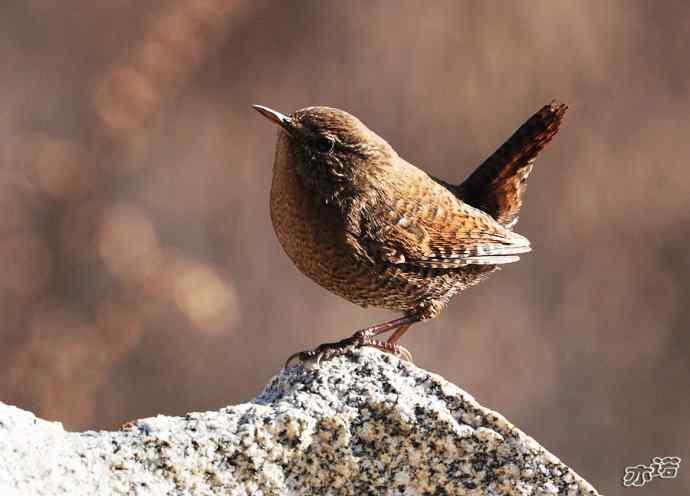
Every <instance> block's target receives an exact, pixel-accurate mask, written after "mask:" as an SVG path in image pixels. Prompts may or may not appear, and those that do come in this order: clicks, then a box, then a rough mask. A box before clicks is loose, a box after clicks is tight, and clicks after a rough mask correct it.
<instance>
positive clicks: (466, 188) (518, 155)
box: [453, 101, 568, 227]
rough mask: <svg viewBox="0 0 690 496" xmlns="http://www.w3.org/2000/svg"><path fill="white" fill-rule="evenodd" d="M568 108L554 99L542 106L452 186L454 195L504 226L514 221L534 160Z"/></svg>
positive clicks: (554, 131)
mask: <svg viewBox="0 0 690 496" xmlns="http://www.w3.org/2000/svg"><path fill="white" fill-rule="evenodd" d="M567 109H568V107H567V106H566V105H565V104H563V103H558V102H556V101H553V102H551V103H550V104H549V105H545V106H544V107H542V109H541V110H539V111H538V112H537V113H536V114H534V115H533V116H532V117H530V118H529V119H528V120H527V121H526V122H525V123H524V124H523V125H522V126H520V128H519V129H518V130H517V131H516V132H515V133H514V134H513V135H512V136H511V137H510V139H508V141H506V142H505V143H504V144H503V145H502V146H501V147H500V148H499V149H498V150H496V151H495V152H494V153H493V154H492V155H491V156H490V157H489V158H487V159H486V160H485V161H484V162H483V163H482V164H481V165H480V166H479V167H477V169H476V170H475V171H474V172H473V173H472V174H471V175H470V176H469V177H468V178H467V179H466V180H465V181H464V182H463V183H462V184H461V185H459V186H456V187H454V188H453V189H454V191H455V193H456V195H457V196H458V197H459V198H460V199H461V200H462V201H464V202H465V203H468V204H470V205H472V206H473V207H476V208H479V209H480V210H483V211H484V212H486V213H488V214H489V215H491V216H492V217H493V218H494V219H496V220H497V221H498V222H499V223H500V224H502V225H503V226H506V227H512V226H513V225H515V223H516V222H517V216H518V213H519V212H520V207H522V196H523V194H524V192H525V190H526V189H527V183H526V181H527V177H528V176H529V174H530V172H531V171H532V167H533V165H534V161H535V159H536V157H537V155H538V154H539V152H541V151H542V150H543V148H544V146H545V145H546V144H547V143H548V142H549V141H551V140H552V139H553V137H554V136H555V135H556V133H557V132H558V129H559V128H560V125H561V123H562V122H563V117H564V116H565V112H566V110H567Z"/></svg>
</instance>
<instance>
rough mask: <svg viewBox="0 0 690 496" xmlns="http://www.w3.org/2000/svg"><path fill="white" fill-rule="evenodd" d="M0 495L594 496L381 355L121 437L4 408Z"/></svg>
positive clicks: (460, 395)
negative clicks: (79, 430) (64, 425)
mask: <svg viewBox="0 0 690 496" xmlns="http://www.w3.org/2000/svg"><path fill="white" fill-rule="evenodd" d="M564 435H569V433H568V432H567V431H564ZM0 493H1V494H3V495H13V494H21V495H27V494H31V495H34V494H35V495H51V496H53V495H58V494H70V495H78V494H84V495H87V494H88V495H93V494H98V495H108V494H135V495H164V494H174V495H187V494H194V495H196V494H198V495H211V494H230V495H238V496H239V495H281V494H290V495H302V494H304V495H321V494H322V495H350V494H352V495H360V494H383V495H417V494H419V495H421V494H439V495H453V494H467V495H476V496H479V495H489V496H498V495H515V496H527V495H534V496H547V495H567V496H584V495H596V494H598V493H597V492H596V490H595V489H594V488H592V486H590V485H589V484H588V483H587V482H585V481H584V480H583V479H582V478H580V477H579V476H578V475H577V474H576V473H575V472H573V471H572V470H571V469H569V468H568V467H566V466H565V465H564V464H563V463H561V462H560V461H559V460H558V459H557V458H556V457H555V456H553V455H552V454H550V453H549V452H547V451H546V450H545V449H544V448H542V447H541V446H539V444H537V443H536V442H535V441H534V440H533V439H532V438H531V437H529V436H527V435H526V434H524V433H523V432H521V431H520V430H518V429H517V428H515V427H514V426H513V425H512V424H510V422H508V421H507V420H506V419H505V418H503V417H502V416H501V415H499V414H498V413H495V412H493V411H491V410H488V409H486V408H483V407H482V406H480V405H479V404H477V402H476V401H475V400H474V399H473V398H472V397H471V396H470V395H469V394H467V393H465V392H463V391H461V390H460V389H458V388H457V387H456V386H454V385H453V384H450V383H448V382H446V381H445V380H444V379H443V378H441V377H439V376H437V375H434V374H431V373H429V372H426V371H424V370H421V369H419V368H417V367H415V366H413V365H410V364H408V363H406V362H401V361H399V360H397V359H396V358H394V357H391V356H389V355H385V354H383V353H381V352H379V351H377V350H373V349H364V350H358V351H356V352H353V353H352V354H350V355H347V356H344V357H339V358H335V359H333V360H330V361H327V362H323V363H321V367H320V369H317V368H316V367H315V365H314V364H308V365H306V366H297V367H291V368H290V369H288V370H283V371H282V372H281V374H280V375H278V376H276V377H275V378H274V379H273V380H272V381H271V383H270V384H269V385H268V386H267V387H266V388H265V389H264V391H263V392H261V393H260V394H259V395H258V396H257V397H256V399H254V401H252V402H250V403H245V404H241V405H237V406H230V407H227V408H224V409H222V410H220V411H217V412H204V413H190V414H188V415H186V416H184V417H165V416H161V415H159V416H158V417H153V418H147V419H142V420H137V421H134V422H131V423H129V424H128V425H127V426H126V427H125V428H123V430H122V431H119V432H83V433H71V432H65V431H64V430H63V429H62V425H61V424H59V423H57V422H47V421H44V420H40V419H37V418H36V417H35V416H34V415H32V414H31V413H28V412H25V411H22V410H19V409H17V408H14V407H11V406H7V405H3V404H1V403H0Z"/></svg>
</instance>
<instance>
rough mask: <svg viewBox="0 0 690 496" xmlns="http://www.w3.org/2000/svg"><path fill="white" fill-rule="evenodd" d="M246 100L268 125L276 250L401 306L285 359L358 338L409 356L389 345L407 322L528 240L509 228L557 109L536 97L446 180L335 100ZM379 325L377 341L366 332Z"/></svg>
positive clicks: (306, 269)
mask: <svg viewBox="0 0 690 496" xmlns="http://www.w3.org/2000/svg"><path fill="white" fill-rule="evenodd" d="M253 107H254V109H255V110H256V111H258V112H259V113H260V114H261V115H262V116H263V117H266V118H267V119H268V120H270V121H271V122H272V123H274V124H276V125H277V126H278V138H277V144H276V151H275V159H274V164H273V177H272V182H271V191H270V216H271V221H272V224H273V228H274V231H275V234H276V236H277V238H278V241H279V242H280V244H281V246H282V248H283V250H284V252H285V253H286V254H287V256H288V257H289V258H290V259H291V260H292V262H293V263H294V265H295V266H296V267H297V268H298V269H299V270H300V271H301V272H302V273H303V274H305V275H306V276H307V277H309V278H310V279H312V280H313V281H314V282H316V283H317V284H319V285H320V286H322V287H323V288H325V289H327V290H329V291H331V292H333V293H335V294H337V295H339V296H341V297H343V298H344V299H346V300H348V301H350V302H352V303H355V304H357V305H360V306H362V307H365V308H366V307H378V308H385V309H388V310H393V311H396V312H399V314H400V315H401V316H400V317H399V318H395V319H393V320H389V321H387V322H383V323H380V324H376V325H372V326H369V327H366V328H364V329H360V330H358V331H356V332H355V333H354V334H353V335H352V336H350V337H347V338H345V339H341V340H339V341H336V342H330V343H324V344H321V345H319V346H317V347H316V348H314V349H311V350H305V351H300V352H298V353H294V354H293V355H291V356H290V357H289V358H288V360H287V362H286V365H285V366H286V367H287V366H288V365H289V364H290V362H291V361H292V360H293V359H295V358H298V359H300V360H308V359H313V358H316V359H318V360H319V361H320V360H321V359H324V358H330V357H332V356H335V355H339V354H343V353H346V352H347V350H349V349H351V348H352V347H358V346H373V347H376V348H379V349H381V350H383V351H386V352H390V353H393V354H395V355H397V356H399V357H400V358H403V359H406V360H409V361H412V356H411V353H410V352H409V351H408V350H407V349H405V348H404V347H402V346H401V345H400V344H399V341H400V339H401V338H402V336H403V335H404V334H405V333H406V332H407V330H408V329H409V328H410V326H412V325H413V324H415V323H418V322H421V321H425V320H429V319H432V318H434V317H436V316H438V314H439V313H440V312H441V311H442V310H443V308H444V307H445V306H446V304H447V303H448V302H449V300H450V299H451V298H452V297H453V296H454V295H456V294H457V293H459V292H462V291H464V290H465V289H467V288H469V287H471V286H474V285H475V284H477V283H479V282H481V281H483V280H485V279H486V278H487V277H488V276H489V275H490V274H492V273H494V272H495V271H497V270H498V269H499V267H500V266H502V265H504V264H508V263H513V262H517V261H518V260H519V259H520V255H523V254H525V253H527V252H529V251H530V250H531V247H530V242H529V240H528V239H527V238H526V237H524V236H522V235H520V234H518V233H517V232H515V231H514V228H515V225H516V223H517V221H518V214H519V212H520V208H521V206H522V202H523V196H524V193H525V190H526V187H527V183H526V181H527V178H528V176H529V175H530V173H531V172H532V169H533V166H534V162H535V159H536V157H537V155H538V154H539V152H540V151H541V150H542V149H543V148H544V146H545V145H546V144H547V143H549V142H550V141H551V140H552V139H553V137H554V136H555V135H556V133H557V132H558V130H559V129H560V127H561V124H562V121H563V118H564V116H565V113H566V110H567V106H566V105H565V104H563V103H559V102H557V101H552V102H551V103H549V104H547V105H545V106H543V107H542V108H541V109H539V110H538V111H537V112H536V113H535V114H534V115H532V116H531V117H530V118H529V119H528V120H527V121H525V122H524V124H522V125H521V126H520V127H519V128H518V130H517V131H516V132H515V133H514V134H513V135H512V136H511V137H510V138H509V139H508V140H507V141H506V142H505V143H504V144H503V145H502V146H500V147H499V148H498V149H497V150H496V151H495V152H494V153H493V154H491V155H490V156H489V157H488V158H487V159H486V160H485V161H484V162H482V163H481V164H480V165H479V166H478V167H477V168H476V169H475V170H474V172H472V173H471V174H470V175H469V176H468V177H467V178H466V179H465V180H464V181H463V182H462V183H460V184H457V185H456V184H452V183H450V182H447V181H445V180H442V179H440V178H437V177H434V176H433V175H430V174H428V173H427V172H425V171H423V170H422V169H421V168H419V167H417V166H415V165H413V164H411V163H410V162H408V161H406V160H405V159H404V158H402V157H401V156H400V155H398V153H397V152H396V151H395V149H394V148H393V147H392V146H391V145H390V144H389V143H388V142H387V141H386V140H384V139H383V138H382V137H380V136H379V135H378V134H376V133H375V132H374V131H372V130H371V129H369V128H368V127H367V126H366V125H365V124H364V123H363V122H362V121H361V120H359V119H358V118H357V117H355V116H354V115H352V114H350V113H348V112H346V111H344V110H340V109H337V108H332V107H324V106H313V107H306V108H303V109H301V110H297V111H295V112H293V113H292V114H288V115H285V114H282V113H280V112H278V111H276V110H272V109H270V108H268V107H265V106H262V105H253ZM386 332H392V334H391V335H390V337H389V338H388V340H386V341H381V340H379V339H377V337H378V336H379V335H381V334H383V333H386Z"/></svg>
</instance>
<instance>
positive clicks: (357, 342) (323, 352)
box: [285, 315, 421, 367]
mask: <svg viewBox="0 0 690 496" xmlns="http://www.w3.org/2000/svg"><path fill="white" fill-rule="evenodd" d="M420 320H421V317H420V316H419V315H407V316H405V317H401V318H399V319H394V320H391V321H388V322H383V323H382V324H377V325H374V326H371V327H367V328H365V329H360V330H359V331H357V332H356V333H354V334H353V335H352V336H350V337H349V338H345V339H341V340H340V341H336V342H334V343H324V344H322V345H320V346H317V347H316V348H314V349H313V350H308V351H300V352H298V353H293V354H292V355H290V357H289V358H288V359H287V361H286V362H285V367H287V366H288V365H290V362H291V361H292V360H293V359H294V358H299V359H300V360H308V359H311V358H317V359H318V361H321V360H322V359H323V358H326V359H328V358H331V357H334V356H337V355H342V354H343V353H345V352H346V351H347V349H348V348H349V347H351V346H373V347H375V348H379V349H380V350H383V351H387V352H391V353H394V354H396V355H398V354H399V355H402V356H403V358H405V359H408V358H409V359H411V358H412V356H411V355H410V352H409V351H407V350H406V349H405V348H403V347H402V346H400V345H398V344H396V343H395V342H392V343H391V342H382V341H377V340H375V339H373V338H374V337H376V336H378V335H379V334H382V333H384V332H388V331H392V330H395V329H399V328H401V327H409V326H411V325H412V324H414V323H415V322H419V321H420ZM396 334H398V333H397V332H396ZM401 335H402V334H401ZM394 336H395V335H394Z"/></svg>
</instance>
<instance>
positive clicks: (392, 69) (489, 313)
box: [0, 0, 690, 495]
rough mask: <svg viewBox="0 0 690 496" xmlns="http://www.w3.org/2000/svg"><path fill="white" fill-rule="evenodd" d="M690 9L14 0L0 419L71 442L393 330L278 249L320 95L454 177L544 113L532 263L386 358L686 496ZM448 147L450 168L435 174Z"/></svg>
mask: <svg viewBox="0 0 690 496" xmlns="http://www.w3.org/2000/svg"><path fill="white" fill-rule="evenodd" d="M689 46H690V4H688V3H687V2H682V1H677V2H674V1H665V2H662V3H650V2H644V1H639V2H635V1H612V2H605V3H601V2H594V1H570V2H549V1H539V2H536V1H535V2H529V3H522V2H481V3H479V2H469V1H468V2H434V3H433V7H431V6H430V4H427V3H422V2H363V1H353V2H321V1H302V2H275V3H272V2H265V1H249V0H248V1H228V0H165V1H163V0H148V1H144V2H141V1H135V0H113V1H110V2H91V1H87V0H64V1H62V2H45V1H41V0H21V1H19V0H7V1H4V2H2V5H0V60H2V64H1V65H0V260H1V261H2V262H1V263H2V270H1V271H0V272H1V275H0V340H1V341H0V342H1V346H0V400H1V401H3V402H6V403H10V404H14V405H17V406H19V407H22V408H25V409H30V410H32V411H34V412H35V413H36V414H37V415H40V416H42V417H45V418H48V419H54V420H60V421H62V422H63V423H64V424H65V426H66V427H67V428H69V429H74V430H77V429H114V428H117V427H118V426H119V425H121V424H122V423H124V422H125V421H127V420H129V419H133V418H137V417H146V416H152V415H155V414H158V413H163V414H169V415H179V414H183V413H185V412H187V411H193V410H195V411H199V410H206V409H217V408H219V407H222V406H224V405H227V404H231V403H238V402H242V401H246V400H249V399H251V398H252V397H253V396H254V395H255V394H256V393H257V392H258V391H259V390H260V389H261V387H262V386H263V385H264V384H265V383H266V382H267V381H268V380H269V379H270V377H271V376H272V375H273V374H275V373H277V372H278V371H279V369H280V367H281V366H282V364H283V361H284V359H285V358H286V357H287V356H288V355H289V354H290V353H292V352H293V351H296V350H300V349H305V348H310V347H313V346H315V345H317V344H318V343H320V342H323V341H326V340H334V339H338V338H342V337H345V336H348V335H350V334H351V333H352V332H353V331H354V330H355V329H358V328H361V327H364V326H366V325H369V324H372V323H375V322H378V321H381V320H383V319H388V318H390V316H391V315H392V314H389V313H387V312H385V311H377V310H371V309H369V310H364V309H360V308H359V307H356V306H354V305H352V304H350V303H348V302H346V301H344V300H341V299H340V298H338V297H336V296H334V295H331V294H330V293H328V292H327V291H325V290H323V289H321V288H319V287H318V286H316V285H315V284H314V283H312V282H311V281H309V280H308V279H307V278H305V277H304V276H303V275H301V274H300V273H299V272H298V271H297V270H296V269H295V268H294V267H293V266H292V264H291V262H290V261H289V260H288V258H287V257H286V256H284V255H283V253H282V251H281V248H280V246H279V245H278V242H277V240H276V239H275V237H274V234H273V231H272V227H271V224H270V220H269V214H268V196H269V187H270V181H271V167H272V161H273V153H274V145H275V137H276V129H275V128H274V127H273V126H271V125H270V124H269V123H268V122H267V121H266V120H265V119H263V118H261V117H260V116H259V115H258V114H256V112H254V110H253V109H252V108H251V106H250V105H251V104H253V103H261V104H264V105H268V106H270V107H273V108H276V109H277V110H280V111H283V112H286V113H287V112H292V111H294V110H296V109H299V108H301V107H305V106H309V105H331V106H336V107H340V108H344V109H347V110H349V111H350V112H352V113H354V114H355V115H357V116H359V117H360V118H361V119H362V120H363V121H364V122H365V123H367V124H368V125H369V127H371V128H372V129H374V130H375V131H377V132H378V133H379V134H380V135H382V136H383V137H385V138H386V139H388V140H389V141H390V142H391V144H393V146H395V147H396V148H397V150H398V151H399V152H400V154H401V155H402V156H404V157H405V158H407V159H408V160H410V161H411V162H413V163H415V164H418V165H420V166H422V167H423V168H425V169H426V170H428V171H429V172H430V173H432V174H434V175H437V176H440V177H443V178H445V179H448V180H451V181H455V182H460V181H461V180H462V179H463V178H464V177H465V176H466V175H467V174H468V173H469V172H471V170H473V168H474V166H476V165H477V164H479V163H480V162H481V161H482V160H483V159H484V158H485V157H486V156H488V155H489V154H490V153H491V152H492V151H493V150H494V149H495V148H496V147H498V146H499V145H500V144H501V143H502V142H503V141H504V140H505V139H506V138H507V137H508V136H509V135H510V134H511V133H512V132H513V131H514V130H515V129H516V128H517V127H518V126H519V125H520V124H521V123H522V122H523V121H524V120H525V119H527V118H528V117H529V116H530V115H531V114H532V113H533V112H535V111H536V110H537V109H539V108H540V107H541V106H542V105H544V104H545V103H547V102H549V101H550V100H551V99H552V98H558V99H560V100H563V101H565V102H566V103H568V105H569V106H570V111H569V113H568V115H567V118H566V123H565V125H564V128H563V129H562V131H561V133H560V134H559V135H558V136H557V137H556V139H555V141H554V142H553V143H552V144H551V145H550V146H549V147H548V148H547V149H546V150H545V152H544V153H543V154H542V155H541V156H540V159H539V160H538V161H537V165H536V167H535V170H534V172H533V173H532V176H531V177H530V180H529V182H530V186H529V191H528V194H527V198H526V204H525V207H524V209H523V211H522V215H521V221H520V224H519V225H518V230H519V232H520V233H522V234H524V235H526V236H528V237H529V238H530V240H531V241H532V245H533V248H534V251H533V253H531V254H530V255H528V256H525V257H523V260H522V261H521V262H520V263H518V264H514V265H511V266H510V267H507V268H506V269H505V270H503V271H501V272H500V273H498V274H496V275H494V276H493V277H492V278H491V279H490V280H489V281H488V282H485V283H483V284H481V285H480V286H478V287H477V288H473V289H471V290H469V291H468V292H466V293H464V294H462V295H461V296H460V297H457V298H455V299H454V300H453V301H452V302H451V304H450V306H449V308H448V309H447V311H446V312H445V313H443V314H442V315H441V316H440V317H439V318H438V319H436V320H434V321H432V322H429V323H426V324H423V325H419V326H417V327H415V328H414V329H413V331H412V332H410V333H408V334H407V336H406V337H405V339H404V343H403V344H404V345H405V346H407V347H408V348H410V349H411V350H412V351H413V353H414V357H415V360H416V363H417V364H418V365H419V366H421V367H424V368H427V369H430V370H432V371H434V372H437V373H439V374H442V375H443V376H445V377H446V378H448V379H449V380H451V381H453V382H455V383H456V384H458V385H459V386H461V387H462V388H464V389H466V390H467V391H469V392H471V393H472V394H473V395H474V396H475V397H476V398H477V399H478V400H479V401H480V402H481V403H482V404H484V405H486V406H489V407H492V408H495V409H497V410H499V411H500V412H502V413H503V414H505V415H506V416H507V417H508V418H509V419H511V420H512V421H513V422H514V423H515V424H516V425H518V426H519V427H520V428H522V429H524V430H525V431H526V432H528V433H529V434H530V435H532V436H534V437H535V438H536V439H538V440H539V441H540V442H541V443H542V444H543V445H544V446H545V447H547V448H548V449H550V450H552V451H553V452H554V453H555V454H556V455H557V456H559V457H560V458H561V459H563V460H564V461H565V462H566V463H568V464H570V465H571V466H572V467H574V468H575V469H576V470H577V471H578V472H580V473H581V474H582V475H583V476H584V477H585V478H587V479H588V480H590V481H591V482H592V483H593V484H594V485H595V486H596V487H598V488H599V489H600V490H601V491H603V492H606V493H607V494H623V493H624V492H634V490H633V489H625V488H623V487H622V485H621V479H622V476H623V473H624V468H625V467H626V466H628V465H637V464H649V463H650V459H651V458H652V457H654V456H680V457H682V458H683V463H682V464H681V467H680V471H679V476H678V479H676V480H659V479H655V480H653V481H652V482H650V483H648V485H647V486H645V488H643V489H638V490H637V492H639V493H643V492H645V491H648V492H645V494H652V493H653V494H660V495H676V494H687V493H688V490H690V466H689V465H690V448H689V447H688V440H689V439H690V422H688V418H689V417H690V395H689V391H690V367H689V365H688V353H689V351H690V333H689V332H688V330H689V327H690V326H689V324H690V305H689V304H688V293H689V292H690V255H689V254H688V243H690V167H689V165H688V158H689V157H690V139H688V133H689V132H690V122H689V121H688V116H689V115H690V112H689V111H690V64H689V63H688V55H689V53H688V47H689ZM451 157H452V158H451Z"/></svg>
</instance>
